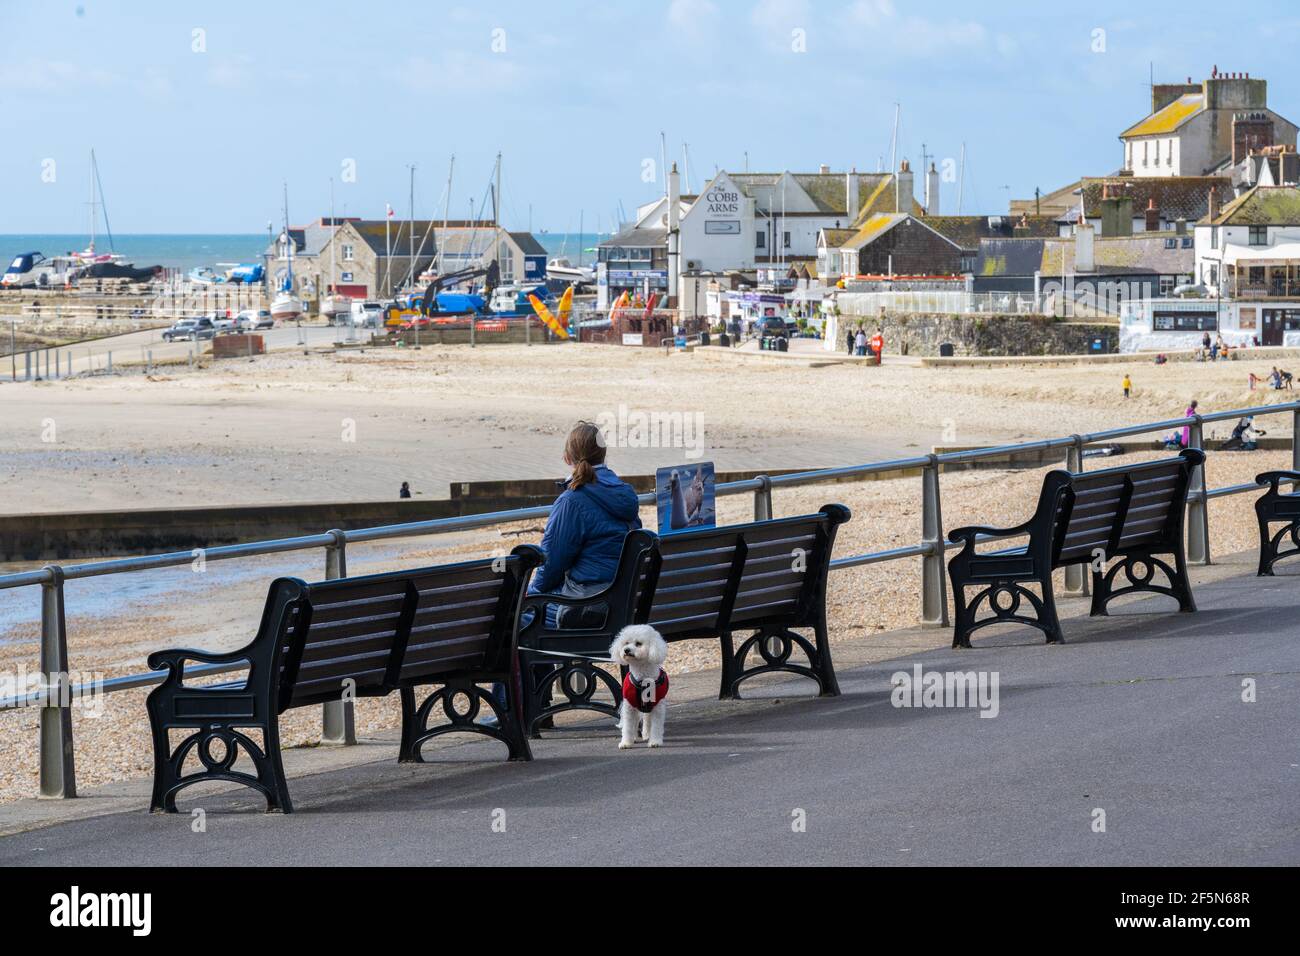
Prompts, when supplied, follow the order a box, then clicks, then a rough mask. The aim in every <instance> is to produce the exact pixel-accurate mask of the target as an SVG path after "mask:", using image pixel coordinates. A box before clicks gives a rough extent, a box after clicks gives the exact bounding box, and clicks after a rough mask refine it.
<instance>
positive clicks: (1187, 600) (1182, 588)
mask: <svg viewBox="0 0 1300 956" xmlns="http://www.w3.org/2000/svg"><path fill="white" fill-rule="evenodd" d="M1156 571H1160V572H1161V573H1162V574H1163V575H1164V576H1165V579H1166V580H1167V581H1168V583H1167V584H1156V583H1154V581H1155V574H1156ZM1121 572H1123V574H1124V582H1123V583H1121V584H1120V585H1119V586H1118V587H1117V586H1116V578H1117V577H1118V576H1119V574H1120V573H1121ZM1092 584H1093V588H1092V615H1093V616H1094V617H1098V616H1105V615H1107V614H1108V613H1109V612H1108V611H1107V605H1108V604H1109V603H1110V602H1111V601H1113V600H1114V599H1115V598H1117V597H1123V596H1124V595H1126V594H1135V593H1137V592H1140V591H1149V592H1151V593H1153V594H1164V595H1166V596H1168V597H1171V598H1173V599H1174V600H1175V601H1177V602H1178V609H1179V610H1180V611H1184V612H1188V613H1190V612H1192V611H1195V610H1196V599H1195V598H1194V597H1193V596H1192V582H1191V579H1190V578H1189V577H1188V576H1187V560H1186V558H1185V557H1184V556H1183V554H1182V552H1181V551H1178V552H1175V553H1174V563H1173V566H1172V567H1171V566H1170V565H1169V563H1168V562H1167V561H1163V560H1161V559H1160V558H1157V557H1155V556H1154V555H1153V554H1150V553H1146V552H1136V553H1130V554H1126V555H1124V556H1123V557H1121V558H1119V559H1118V560H1115V561H1112V562H1111V565H1110V567H1109V568H1107V569H1106V570H1105V571H1104V572H1102V571H1097V570H1094V571H1093V572H1092Z"/></svg>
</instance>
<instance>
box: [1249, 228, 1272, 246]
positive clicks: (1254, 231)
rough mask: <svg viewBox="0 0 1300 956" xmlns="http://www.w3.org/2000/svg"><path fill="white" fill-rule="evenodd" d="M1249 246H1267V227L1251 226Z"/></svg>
mask: <svg viewBox="0 0 1300 956" xmlns="http://www.w3.org/2000/svg"><path fill="white" fill-rule="evenodd" d="M1250 244H1251V245H1252V246H1266V245H1268V226H1251V227H1250Z"/></svg>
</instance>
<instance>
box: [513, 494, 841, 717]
mask: <svg viewBox="0 0 1300 956" xmlns="http://www.w3.org/2000/svg"><path fill="white" fill-rule="evenodd" d="M849 518H850V514H849V509H848V508H846V507H844V506H843V505H826V506H825V507H823V508H822V509H821V510H820V511H819V512H818V513H817V514H813V515H804V516H801V517H795V518H779V519H775V520H772V521H759V522H754V523H752V524H743V525H732V526H728V527H721V528H702V529H699V530H696V531H685V532H679V533H676V534H671V535H665V536H663V537H657V536H655V535H653V534H651V533H650V532H647V531H634V532H632V533H631V534H629V535H628V537H627V538H626V539H625V540H624V545H623V552H622V556H621V559H620V561H619V569H618V573H617V575H616V576H615V579H614V581H613V582H611V584H610V586H609V587H608V588H606V589H605V590H604V591H602V592H600V593H598V594H595V595H591V596H590V597H584V598H565V597H560V596H557V595H550V594H532V595H529V596H528V597H527V599H526V600H525V607H527V608H529V609H531V610H532V611H533V616H532V620H531V621H530V622H529V623H528V624H527V625H525V626H523V627H521V629H520V636H519V647H520V656H521V658H522V660H523V672H524V681H525V689H524V691H525V692H524V709H525V721H526V723H527V726H528V730H529V733H530V734H532V735H533V736H537V735H538V734H539V731H540V730H541V729H544V728H545V727H546V726H547V725H548V724H549V722H550V719H551V718H552V717H553V716H554V715H555V714H557V713H561V712H563V711H568V710H594V711H597V712H599V713H604V714H608V715H610V716H617V714H618V706H619V702H620V701H621V699H622V690H621V686H620V684H619V682H618V681H617V680H615V679H614V677H613V676H612V675H611V674H610V673H608V672H607V671H606V670H605V669H604V668H601V667H597V666H596V664H597V663H601V662H608V653H609V645H610V642H611V641H612V640H613V637H614V635H615V634H617V633H618V632H619V631H620V630H622V628H623V627H624V626H626V625H628V624H650V625H652V626H653V627H655V628H656V629H657V630H658V631H659V632H660V633H661V634H662V635H663V636H664V639H665V640H667V641H669V642H674V641H685V640H694V639H705V640H716V641H719V642H720V645H721V650H722V680H721V688H720V691H719V696H720V697H721V698H723V699H727V698H735V697H738V696H739V692H738V688H739V686H740V684H741V683H742V682H744V681H746V680H748V679H750V678H751V677H755V676H757V675H758V674H765V673H771V672H774V671H786V672H790V673H795V674H802V675H804V676H805V677H809V678H811V679H812V680H814V681H816V682H817V686H818V690H819V692H820V693H821V695H822V696H833V695H836V694H838V693H839V685H838V684H837V683H836V680H835V670H834V668H833V666H832V664H831V654H830V644H829V639H828V637H827V633H826V579H827V576H828V573H829V570H830V560H831V552H832V549H833V548H834V544H835V534H836V529H837V528H838V527H839V525H841V524H843V523H844V522H846V521H848V520H849ZM547 604H555V605H558V606H559V607H560V608H562V609H569V610H570V612H578V613H579V616H578V617H577V618H576V620H577V622H578V624H579V626H576V627H572V628H567V627H566V628H559V629H551V628H547V626H546V623H545V620H544V618H545V607H546V605H547ZM584 610H585V611H586V612H587V614H586V620H585V621H583V620H582V618H581V612H583V611H584ZM593 610H594V611H595V612H596V613H592V611H593ZM567 616H569V617H570V619H571V620H572V619H574V617H573V614H572V613H570V614H569V615H567ZM561 623H568V622H567V621H562V622H561ZM797 630H810V631H812V640H809V639H808V638H807V637H806V636H804V635H802V634H799V633H797ZM738 632H739V633H742V634H745V635H747V636H745V637H744V638H743V639H742V640H741V641H740V643H739V646H736V640H735V638H734V636H733V635H735V634H736V633H738ZM796 647H797V648H799V650H801V651H802V652H803V655H804V657H805V658H806V660H807V663H806V664H801V663H796V662H795V661H792V660H791V657H792V654H793V651H794V649H795V648H796ZM755 654H756V655H757V662H756V663H755V664H754V665H753V666H750V665H749V664H748V660H749V658H750V657H751V656H753V655H755ZM669 666H670V667H671V659H670V664H669ZM602 686H603V687H604V688H605V689H606V690H607V691H608V692H609V700H608V702H606V700H605V698H604V696H603V695H600V696H597V694H598V691H599V690H600V688H601V687H602Z"/></svg>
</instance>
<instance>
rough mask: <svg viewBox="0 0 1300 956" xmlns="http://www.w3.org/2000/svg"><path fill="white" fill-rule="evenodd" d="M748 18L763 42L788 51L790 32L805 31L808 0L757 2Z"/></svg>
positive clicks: (809, 15)
mask: <svg viewBox="0 0 1300 956" xmlns="http://www.w3.org/2000/svg"><path fill="white" fill-rule="evenodd" d="M749 18H750V20H751V21H752V22H753V24H754V29H756V30H757V31H758V32H759V34H760V35H761V36H762V38H763V40H764V41H765V42H767V43H768V44H770V45H771V46H772V47H773V48H775V49H782V50H788V49H789V47H790V37H791V32H792V31H793V30H795V29H800V30H807V29H808V21H809V20H810V19H812V11H811V9H810V7H809V4H808V0H759V2H758V3H757V4H755V5H754V9H753V12H752V13H750V15H749Z"/></svg>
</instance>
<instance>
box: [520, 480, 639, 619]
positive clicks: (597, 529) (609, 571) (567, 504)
mask: <svg viewBox="0 0 1300 956" xmlns="http://www.w3.org/2000/svg"><path fill="white" fill-rule="evenodd" d="M637 510H638V505H637V500H636V492H635V491H633V490H632V486H631V485H629V484H627V482H625V481H623V480H622V479H620V478H619V477H618V475H616V474H614V472H612V471H611V470H610V469H608V468H606V467H605V466H604V465H600V466H598V467H597V468H596V480H595V481H593V482H591V483H589V484H586V485H583V486H582V487H581V488H578V489H576V490H566V491H565V492H564V493H563V494H561V495H560V497H558V498H556V499H555V504H554V505H553V506H552V508H551V516H550V518H549V519H548V520H547V522H546V533H545V534H543V535H542V550H543V551H544V552H545V553H546V563H545V564H544V565H543V566H542V567H541V568H539V569H538V571H537V573H536V574H535V575H533V581H532V585H531V586H530V587H529V589H528V590H529V591H532V592H538V591H541V592H548V593H554V592H556V591H559V590H560V588H561V587H562V586H563V585H564V576H565V574H566V573H567V574H568V576H569V577H570V578H571V579H572V580H573V581H574V582H575V583H577V584H605V583H607V582H609V581H612V580H614V575H615V574H616V573H617V571H618V556H619V554H620V552H621V551H622V550H623V539H624V538H625V537H627V533H628V532H629V531H632V530H633V529H635V528H639V527H641V518H640V517H639V515H638V513H637Z"/></svg>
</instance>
